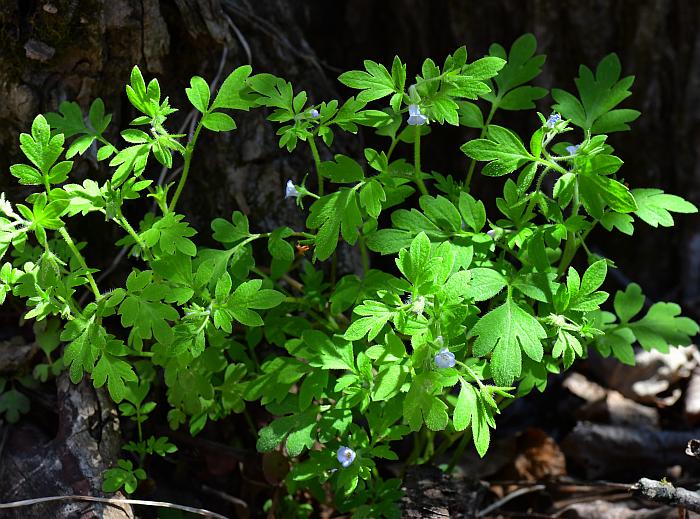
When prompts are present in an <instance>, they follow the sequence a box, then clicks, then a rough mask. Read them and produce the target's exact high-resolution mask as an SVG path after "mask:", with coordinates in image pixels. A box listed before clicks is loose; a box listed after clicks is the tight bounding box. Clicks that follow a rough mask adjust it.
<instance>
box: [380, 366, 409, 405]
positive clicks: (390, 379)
mask: <svg viewBox="0 0 700 519" xmlns="http://www.w3.org/2000/svg"><path fill="white" fill-rule="evenodd" d="M407 375H408V368H407V367H406V366H403V365H401V364H389V365H385V366H382V367H381V368H380V369H379V371H378V372H377V374H376V376H375V377H374V378H373V380H372V392H371V396H372V400H373V401H375V402H379V401H384V400H389V399H390V398H393V397H394V396H395V395H396V394H397V393H398V392H399V391H400V390H401V386H403V383H404V381H405V380H406V376H407Z"/></svg>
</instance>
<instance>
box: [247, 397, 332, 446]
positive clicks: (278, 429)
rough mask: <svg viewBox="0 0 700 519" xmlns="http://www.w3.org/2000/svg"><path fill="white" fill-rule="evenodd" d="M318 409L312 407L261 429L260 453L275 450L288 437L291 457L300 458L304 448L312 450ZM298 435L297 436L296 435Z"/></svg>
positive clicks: (259, 439)
mask: <svg viewBox="0 0 700 519" xmlns="http://www.w3.org/2000/svg"><path fill="white" fill-rule="evenodd" d="M317 412H318V409H317V407H312V408H311V409H309V410H308V411H306V412H304V413H298V414H294V415H291V416H285V417H282V418H277V419H276V420H274V421H272V422H271V423H270V424H269V425H267V426H265V427H263V428H262V429H260V432H259V434H258V441H257V444H256V447H257V449H258V451H259V452H269V451H271V450H273V449H275V448H276V447H277V446H278V445H279V444H280V443H282V441H284V439H285V438H286V437H288V436H289V439H288V440H287V450H288V451H289V455H290V456H298V455H299V454H301V453H302V451H303V449H304V447H306V448H311V447H312V446H313V443H314V440H315V438H314V437H313V431H314V430H315V428H316V426H317V425H318V424H317V422H316V413H317ZM295 433H296V434H295Z"/></svg>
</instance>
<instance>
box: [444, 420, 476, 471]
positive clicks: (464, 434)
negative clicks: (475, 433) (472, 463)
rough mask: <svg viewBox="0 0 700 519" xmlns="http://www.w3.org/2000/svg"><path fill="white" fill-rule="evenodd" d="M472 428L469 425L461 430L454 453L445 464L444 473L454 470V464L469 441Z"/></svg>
mask: <svg viewBox="0 0 700 519" xmlns="http://www.w3.org/2000/svg"><path fill="white" fill-rule="evenodd" d="M471 430H472V428H471V427H467V428H466V429H465V430H464V431H463V432H462V438H461V439H460V440H459V445H457V450H455V453H454V454H453V455H452V458H450V464H449V465H447V470H445V472H446V473H448V474H449V473H450V472H452V471H453V470H454V468H455V465H457V462H458V461H459V460H460V459H461V458H462V454H464V449H466V448H467V444H468V443H469V437H470V436H471V435H470V434H468V433H470V432H471Z"/></svg>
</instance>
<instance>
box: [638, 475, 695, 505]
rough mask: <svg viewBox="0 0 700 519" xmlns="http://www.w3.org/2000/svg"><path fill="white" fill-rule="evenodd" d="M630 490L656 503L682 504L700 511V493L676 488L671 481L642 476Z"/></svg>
mask: <svg viewBox="0 0 700 519" xmlns="http://www.w3.org/2000/svg"><path fill="white" fill-rule="evenodd" d="M630 492H632V494H633V495H635V496H636V497H641V498H644V499H648V500H649V501H654V502H655V503H662V504H665V505H672V506H680V507H683V508H686V509H688V510H690V511H692V512H700V493H698V492H693V491H691V490H687V489H685V488H676V487H674V486H673V485H672V484H671V483H666V482H663V481H655V480H653V479H648V478H642V479H640V480H639V481H638V482H637V483H635V484H634V485H632V486H631V487H630Z"/></svg>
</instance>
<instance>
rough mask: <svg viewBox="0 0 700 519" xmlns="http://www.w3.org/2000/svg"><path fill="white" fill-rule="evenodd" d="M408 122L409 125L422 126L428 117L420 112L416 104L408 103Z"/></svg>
mask: <svg viewBox="0 0 700 519" xmlns="http://www.w3.org/2000/svg"><path fill="white" fill-rule="evenodd" d="M407 122H408V124H409V125H411V126H422V125H424V124H425V123H427V122H428V118H427V117H426V116H425V115H423V114H421V113H420V107H419V106H418V105H408V121H407Z"/></svg>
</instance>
